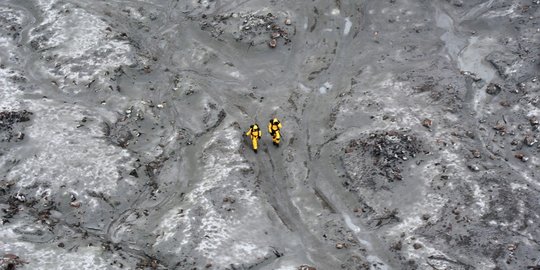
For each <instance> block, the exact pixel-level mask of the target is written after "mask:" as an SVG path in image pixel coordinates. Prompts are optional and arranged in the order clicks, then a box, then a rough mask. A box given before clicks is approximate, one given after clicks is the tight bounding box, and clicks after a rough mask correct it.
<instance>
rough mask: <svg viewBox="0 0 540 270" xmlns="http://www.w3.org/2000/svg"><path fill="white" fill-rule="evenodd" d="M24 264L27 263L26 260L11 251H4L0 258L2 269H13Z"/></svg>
mask: <svg viewBox="0 0 540 270" xmlns="http://www.w3.org/2000/svg"><path fill="white" fill-rule="evenodd" d="M25 264H28V262H26V261H24V260H22V259H21V258H20V257H19V256H17V255H15V254H11V253H6V254H4V255H2V257H1V258H0V268H1V269H2V270H15V269H17V267H18V266H23V265H25Z"/></svg>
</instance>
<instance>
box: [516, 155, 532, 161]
mask: <svg viewBox="0 0 540 270" xmlns="http://www.w3.org/2000/svg"><path fill="white" fill-rule="evenodd" d="M514 157H515V158H517V159H519V160H521V161H523V162H527V161H528V160H529V157H527V156H525V154H523V153H516V154H514Z"/></svg>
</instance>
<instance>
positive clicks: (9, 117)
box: [0, 110, 32, 142]
mask: <svg viewBox="0 0 540 270" xmlns="http://www.w3.org/2000/svg"><path fill="white" fill-rule="evenodd" d="M30 116H32V113H31V112H29V111H26V110H23V111H2V112H0V142H10V141H11V140H12V139H13V138H15V139H17V140H19V141H20V140H23V139H24V133H22V132H21V129H20V128H18V127H17V124H18V123H23V122H28V121H30Z"/></svg>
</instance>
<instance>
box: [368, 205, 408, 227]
mask: <svg viewBox="0 0 540 270" xmlns="http://www.w3.org/2000/svg"><path fill="white" fill-rule="evenodd" d="M398 214H399V211H398V209H397V208H396V209H392V210H390V209H384V211H383V213H381V214H378V215H377V216H375V217H374V218H373V219H372V220H371V221H370V222H371V223H374V222H376V223H375V227H376V228H379V227H382V226H385V225H389V224H393V223H397V222H400V221H401V218H400V217H399V216H398ZM370 225H372V224H370Z"/></svg>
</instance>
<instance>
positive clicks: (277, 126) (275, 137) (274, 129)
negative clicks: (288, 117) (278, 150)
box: [268, 118, 281, 146]
mask: <svg viewBox="0 0 540 270" xmlns="http://www.w3.org/2000/svg"><path fill="white" fill-rule="evenodd" d="M280 130H281V122H279V120H278V119H277V118H273V119H271V120H270V122H269V123H268V132H269V133H270V135H272V143H273V144H274V145H275V146H279V142H280V141H281V131H280Z"/></svg>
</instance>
